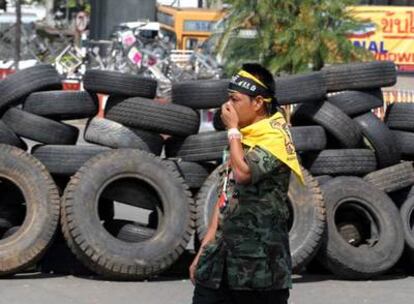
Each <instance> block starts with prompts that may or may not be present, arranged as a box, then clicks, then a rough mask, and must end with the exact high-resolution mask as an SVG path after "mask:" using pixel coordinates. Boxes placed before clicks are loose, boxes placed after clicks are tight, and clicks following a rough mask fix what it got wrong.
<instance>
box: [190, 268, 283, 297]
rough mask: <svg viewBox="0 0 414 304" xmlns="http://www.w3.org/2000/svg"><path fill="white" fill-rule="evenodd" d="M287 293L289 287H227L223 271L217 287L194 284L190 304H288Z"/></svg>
mask: <svg viewBox="0 0 414 304" xmlns="http://www.w3.org/2000/svg"><path fill="white" fill-rule="evenodd" d="M289 295H290V291H289V288H286V289H277V290H264V291H262V290H232V289H229V287H228V284H227V278H226V271H224V273H223V279H222V280H221V284H220V288H219V289H213V288H208V287H205V286H202V285H200V284H196V287H195V289H194V294H193V302H192V304H256V303H257V304H288V299H289Z"/></svg>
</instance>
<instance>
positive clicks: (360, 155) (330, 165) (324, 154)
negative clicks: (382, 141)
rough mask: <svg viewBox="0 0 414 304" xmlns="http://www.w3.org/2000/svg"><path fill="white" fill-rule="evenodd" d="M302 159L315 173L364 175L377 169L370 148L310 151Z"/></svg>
mask: <svg viewBox="0 0 414 304" xmlns="http://www.w3.org/2000/svg"><path fill="white" fill-rule="evenodd" d="M302 160H303V164H304V166H305V168H307V169H308V170H309V171H310V172H311V173H312V174H314V175H333V176H337V175H356V176H360V175H361V176H362V175H365V174H368V173H371V172H373V171H375V170H376V169H377V161H376V158H375V154H374V152H373V151H371V150H368V149H345V150H323V151H321V152H319V153H315V154H311V153H308V154H307V155H305V156H304V157H303V158H302Z"/></svg>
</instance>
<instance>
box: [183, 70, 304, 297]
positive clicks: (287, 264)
mask: <svg viewBox="0 0 414 304" xmlns="http://www.w3.org/2000/svg"><path fill="white" fill-rule="evenodd" d="M274 94H275V82H274V79H273V76H272V75H271V73H270V72H269V71H268V70H266V69H265V68H263V67H262V66H260V65H258V64H245V65H243V67H242V70H241V71H240V72H239V73H237V74H236V75H235V76H233V78H232V80H231V82H230V85H229V100H228V102H226V103H225V104H224V105H223V106H222V120H223V123H224V124H225V126H226V127H227V130H228V140H229V151H225V153H224V156H223V166H222V167H221V171H220V186H219V189H218V200H217V204H216V206H215V209H214V212H213V216H212V218H211V221H210V225H209V229H208V232H207V234H206V236H205V238H204V239H203V241H202V244H201V247H200V250H199V252H198V254H197V256H196V258H195V259H194V262H193V263H192V265H191V266H190V278H191V280H192V282H193V283H194V284H195V290H194V296H193V304H213V303H214V304H215V303H235V304H239V303H249V304H254V303H260V304H266V303H273V304H279V303H280V304H284V303H287V300H288V298H289V289H290V288H292V279H291V272H292V263H291V257H290V249H289V236H288V227H287V221H288V218H289V209H288V206H287V192H288V187H289V178H290V173H291V172H292V171H293V173H294V174H295V175H296V176H297V177H298V178H299V179H300V180H301V181H303V177H302V173H301V170H300V166H299V163H298V160H297V157H296V152H295V149H294V146H293V144H292V140H291V136H290V132H289V129H288V125H287V123H286V121H285V118H284V116H283V115H282V114H281V112H280V111H279V110H278V107H277V102H276V99H275V97H274Z"/></svg>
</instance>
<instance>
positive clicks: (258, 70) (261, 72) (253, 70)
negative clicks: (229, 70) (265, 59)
mask: <svg viewBox="0 0 414 304" xmlns="http://www.w3.org/2000/svg"><path fill="white" fill-rule="evenodd" d="M242 70H244V71H246V72H249V73H250V74H252V75H253V76H254V77H256V78H258V79H259V80H260V81H261V82H263V84H264V85H266V87H267V88H268V89H269V90H270V92H271V93H272V96H273V97H272V102H271V106H270V107H267V111H268V112H269V113H270V114H273V113H275V112H276V111H277V108H278V106H279V104H278V102H277V100H276V97H275V93H276V83H275V79H274V78H273V75H272V73H270V72H269V70H268V69H266V68H265V67H264V66H262V65H260V64H258V63H245V64H243V66H242Z"/></svg>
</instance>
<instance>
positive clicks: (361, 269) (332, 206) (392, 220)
mask: <svg viewBox="0 0 414 304" xmlns="http://www.w3.org/2000/svg"><path fill="white" fill-rule="evenodd" d="M321 189H322V192H323V195H324V198H325V204H326V211H327V225H328V227H327V232H328V234H327V238H326V239H324V241H323V242H322V246H321V248H320V250H319V252H318V255H317V258H318V260H319V261H320V262H321V263H323V264H324V265H325V266H326V267H327V268H329V269H330V270H331V271H332V272H333V273H334V274H335V275H336V276H338V277H340V278H343V279H369V278H374V277H376V276H378V275H380V274H382V273H384V272H385V271H387V270H388V269H390V268H391V267H392V266H393V265H394V264H395V263H397V261H398V259H399V258H400V257H401V255H402V253H403V249H404V232H403V227H402V224H401V221H399V220H396V219H399V218H400V217H399V216H400V215H399V212H398V209H397V207H396V206H395V205H394V203H393V202H392V200H391V199H390V198H389V197H388V196H387V195H386V194H385V193H384V192H382V191H380V190H378V189H377V188H376V187H375V186H373V185H371V184H370V183H368V182H365V181H363V180H362V179H360V178H358V177H338V178H334V179H332V180H330V181H328V182H326V183H325V184H323V185H322V186H321ZM347 200H348V203H349V201H352V202H357V203H358V205H359V206H361V205H363V206H364V207H365V208H364V209H365V210H366V211H369V212H370V213H371V217H372V216H375V219H376V221H377V225H379V230H380V231H381V237H380V239H379V240H378V242H379V243H378V244H377V246H374V247H370V249H368V248H367V247H366V246H364V247H363V248H356V247H354V246H352V245H349V244H348V243H346V242H345V241H344V240H343V238H342V236H340V235H339V232H338V231H337V229H336V227H335V226H336V225H335V216H336V211H337V209H338V207H339V206H340V205H341V204H345V203H347ZM354 208H355V207H354ZM370 252H372V253H370Z"/></svg>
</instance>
